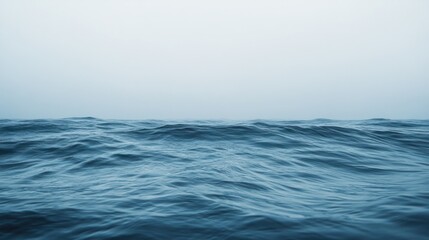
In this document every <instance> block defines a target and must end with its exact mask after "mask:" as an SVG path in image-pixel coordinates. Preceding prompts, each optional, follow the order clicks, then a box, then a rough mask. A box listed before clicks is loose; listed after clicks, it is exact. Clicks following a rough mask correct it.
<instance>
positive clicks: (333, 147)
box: [0, 118, 429, 239]
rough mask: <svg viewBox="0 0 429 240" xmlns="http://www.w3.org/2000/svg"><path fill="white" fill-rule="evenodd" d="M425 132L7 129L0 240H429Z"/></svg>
mask: <svg viewBox="0 0 429 240" xmlns="http://www.w3.org/2000/svg"><path fill="white" fill-rule="evenodd" d="M428 236H429V121H393V120H386V119H372V120H365V121H331V120H324V119H320V120H313V121H244V122H228V121H182V122H168V121H117V120H101V119H94V118H71V119H60V120H0V238H1V239H428Z"/></svg>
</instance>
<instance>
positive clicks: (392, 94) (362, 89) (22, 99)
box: [0, 0, 429, 119]
mask: <svg viewBox="0 0 429 240" xmlns="http://www.w3.org/2000/svg"><path fill="white" fill-rule="evenodd" d="M428 10H429V1H424V0H421V1H418V0H411V1H405V0H404V1H395V0H379V1H370V0H360V1H316V0H315V1H275V0H272V1H244V0H235V1H225V0H220V1H197V0H184V1H162V0H161V1H131V0H126V1H112V0H103V1H102V0H91V1H53V0H52V1H48V0H39V1H23V0H17V1H15V0H14V1H7V0H0V91H1V94H0V109H1V111H0V118H62V117H75V116H94V117H99V118H116V119H260V118H262V119H313V118H334V119H367V118H376V117H382V118H394V119H397V118H398V119H403V118H405V119H419V118H424V119H427V118H429V111H428V109H429V94H428V89H429V68H428V66H429V65H428V64H429V47H428V46H429V45H428V43H429V27H428V26H429V14H427V13H428Z"/></svg>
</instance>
